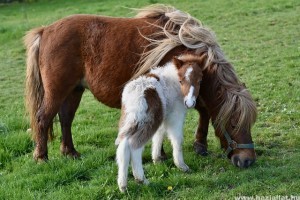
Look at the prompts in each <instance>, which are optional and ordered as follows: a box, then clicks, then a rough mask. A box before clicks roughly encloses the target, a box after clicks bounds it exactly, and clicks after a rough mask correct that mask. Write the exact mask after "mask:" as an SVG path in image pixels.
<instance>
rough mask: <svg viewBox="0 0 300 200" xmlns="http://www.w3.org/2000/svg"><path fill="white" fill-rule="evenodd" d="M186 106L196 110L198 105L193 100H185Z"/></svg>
mask: <svg viewBox="0 0 300 200" xmlns="http://www.w3.org/2000/svg"><path fill="white" fill-rule="evenodd" d="M184 105H185V106H186V107H187V108H194V107H195V105H196V101H195V100H191V99H187V100H184Z"/></svg>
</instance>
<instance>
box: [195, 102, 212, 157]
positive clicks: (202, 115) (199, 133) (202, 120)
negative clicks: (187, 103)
mask: <svg viewBox="0 0 300 200" xmlns="http://www.w3.org/2000/svg"><path fill="white" fill-rule="evenodd" d="M196 109H197V110H198V112H199V124H198V127H197V130H196V133H195V137H196V139H195V142H194V149H195V152H196V153H197V154H199V155H201V156H206V155H207V154H208V152H207V133H208V125H209V119H210V116H209V114H208V112H207V110H206V109H205V108H203V107H197V108H196Z"/></svg>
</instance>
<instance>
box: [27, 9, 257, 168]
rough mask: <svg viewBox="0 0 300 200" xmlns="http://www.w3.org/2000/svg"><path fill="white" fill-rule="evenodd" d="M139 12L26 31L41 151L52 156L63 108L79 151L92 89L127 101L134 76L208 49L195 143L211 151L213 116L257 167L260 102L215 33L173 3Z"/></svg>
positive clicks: (236, 151) (239, 155)
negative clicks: (85, 97) (79, 126)
mask: <svg viewBox="0 0 300 200" xmlns="http://www.w3.org/2000/svg"><path fill="white" fill-rule="evenodd" d="M138 11H139V12H138V14H137V15H136V16H135V17H134V18H112V17H104V16H95V15H73V16H70V17H66V18H63V19H61V20H58V21H56V22H55V23H53V24H51V25H49V26H46V27H41V28H36V29H33V30H31V31H29V32H28V33H27V35H26V36H25V40H24V41H25V45H26V48H27V76H26V106H27V110H28V112H29V116H30V123H31V128H32V131H33V135H34V140H35V142H36V147H35V150H34V158H35V159H36V160H47V159H48V151H47V141H48V138H49V137H50V138H51V136H52V125H53V118H54V117H55V115H56V114H57V113H58V115H59V120H60V124H61V129H62V142H61V152H62V154H64V155H69V156H72V157H74V158H76V157H79V156H80V154H79V153H78V152H77V151H76V150H75V148H74V145H73V141H72V134H71V125H72V121H73V118H74V116H75V112H76V110H77V108H78V106H79V103H80V100H81V96H82V93H83V92H84V90H85V88H88V89H89V90H90V91H91V92H92V93H93V95H94V96H95V97H96V98H97V99H98V100H99V101H100V102H102V103H104V104H106V105H107V106H110V107H115V108H120V106H121V93H122V90H123V87H124V84H125V83H126V82H127V81H128V80H130V79H132V78H136V77H138V76H139V75H141V74H145V73H146V72H148V71H149V69H150V68H151V67H153V66H158V65H163V64H165V63H166V62H168V61H170V60H171V59H172V57H173V56H178V55H183V54H193V55H194V56H200V55H202V54H203V53H206V55H207V58H206V63H205V66H204V71H203V81H202V85H201V90H200V96H199V97H198V99H197V103H196V109H197V110H198V111H199V113H200V118H199V126H198V129H197V132H196V141H195V143H194V147H195V150H196V152H197V153H199V154H201V155H205V154H206V152H207V139H206V138H207V132H208V124H209V120H210V119H211V120H212V123H213V125H214V127H215V132H216V135H217V136H218V137H219V138H220V141H221V146H222V147H223V148H224V149H225V150H226V152H227V155H228V158H231V161H232V163H233V164H234V165H236V166H238V167H248V166H250V165H251V164H252V163H253V162H254V161H255V159H256V154H255V151H254V147H253V142H252V138H251V132H250V128H251V126H252V125H253V123H254V122H255V119H256V107H255V103H254V101H253V100H252V98H251V96H250V94H249V92H248V91H247V89H246V87H245V86H244V84H242V83H241V82H240V81H239V79H238V77H237V75H236V74H235V72H234V69H233V67H232V66H231V64H230V63H229V62H228V61H227V60H226V59H225V57H224V55H223V52H222V51H221V49H220V47H219V45H218V43H217V41H216V38H215V36H214V34H213V32H212V31H210V30H208V29H207V28H205V27H204V26H202V24H201V22H199V21H198V20H196V19H195V18H193V17H191V16H190V15H189V14H187V13H184V12H182V11H179V10H177V9H175V8H173V7H168V6H163V5H154V6H150V7H147V8H143V9H140V10H138ZM162 156H163V154H162Z"/></svg>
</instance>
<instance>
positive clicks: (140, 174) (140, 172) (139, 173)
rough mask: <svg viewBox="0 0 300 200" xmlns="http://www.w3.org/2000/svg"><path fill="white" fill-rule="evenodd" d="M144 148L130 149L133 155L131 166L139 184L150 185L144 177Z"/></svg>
mask: <svg viewBox="0 0 300 200" xmlns="http://www.w3.org/2000/svg"><path fill="white" fill-rule="evenodd" d="M143 150H144V147H141V148H137V149H133V148H132V147H131V148H130V154H131V166H132V173H133V176H134V178H135V180H136V182H138V183H142V184H146V185H147V184H149V181H148V180H147V179H146V177H145V175H144V169H143V163H142V153H143Z"/></svg>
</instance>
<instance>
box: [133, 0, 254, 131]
mask: <svg viewBox="0 0 300 200" xmlns="http://www.w3.org/2000/svg"><path fill="white" fill-rule="evenodd" d="M137 10H138V14H137V15H136V16H135V17H136V18H158V19H159V18H160V17H163V18H162V19H166V20H167V21H166V23H164V26H159V25H157V24H153V25H154V26H157V27H159V28H160V29H161V31H160V32H158V33H155V34H153V35H150V36H148V37H145V36H143V37H145V38H146V39H147V40H149V42H150V45H149V47H151V50H149V51H147V52H144V53H143V54H142V57H141V60H140V63H139V67H138V69H137V71H136V73H135V75H134V77H133V78H136V77H138V76H140V75H141V74H144V73H145V72H147V71H148V70H149V69H150V68H151V67H153V66H158V64H159V63H160V61H161V60H162V59H163V57H164V56H165V55H166V54H167V53H168V52H169V51H171V50H172V49H174V48H175V47H177V46H180V45H184V46H186V47H187V48H189V49H194V50H195V54H197V55H201V54H202V53H207V59H206V64H205V68H204V69H206V70H208V71H213V72H214V73H215V75H216V79H217V81H216V85H215V89H216V90H217V88H220V90H221V91H220V92H221V94H220V96H219V97H220V98H221V99H222V100H221V102H220V103H221V104H220V105H221V108H220V111H219V114H218V116H217V118H216V121H215V126H217V127H219V128H221V129H224V128H225V126H226V124H227V123H228V121H229V119H231V118H232V117H233V115H235V116H239V119H237V121H238V123H237V124H236V128H237V129H236V132H237V131H239V129H240V128H243V129H246V130H247V131H248V130H249V129H250V127H251V125H252V124H253V123H254V122H255V120H256V106H255V103H254V102H253V100H252V98H251V95H250V94H249V92H248V91H247V90H246V89H245V87H244V86H243V84H242V83H241V82H240V81H239V79H238V77H237V75H236V74H235V71H234V69H233V67H232V65H231V64H230V63H229V62H228V61H227V60H226V58H225V56H224V54H223V52H222V50H221V48H220V46H219V45H218V43H217V40H216V37H215V34H214V33H213V32H212V31H211V30H209V29H208V28H207V27H204V26H203V25H202V23H201V22H200V21H199V20H197V19H195V18H194V17H192V16H190V15H189V14H188V13H185V12H182V11H180V10H177V9H176V8H174V7H171V6H165V5H161V4H155V5H151V6H148V7H145V8H141V9H137ZM155 38H159V39H155ZM161 38H163V39H161ZM215 93H217V91H215Z"/></svg>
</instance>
